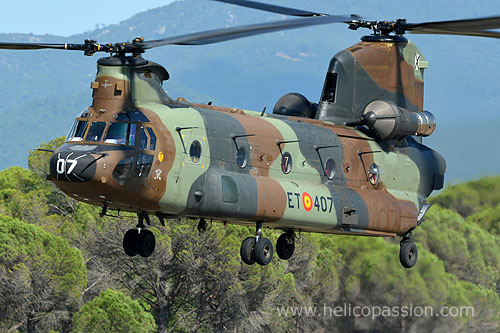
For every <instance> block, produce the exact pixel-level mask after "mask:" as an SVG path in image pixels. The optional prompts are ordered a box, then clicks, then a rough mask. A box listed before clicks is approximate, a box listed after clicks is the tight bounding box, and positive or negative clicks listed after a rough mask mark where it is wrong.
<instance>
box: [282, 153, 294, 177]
mask: <svg viewBox="0 0 500 333" xmlns="http://www.w3.org/2000/svg"><path fill="white" fill-rule="evenodd" d="M281 171H283V173H284V174H288V173H290V171H292V155H290V153H289V152H285V153H283V155H281Z"/></svg>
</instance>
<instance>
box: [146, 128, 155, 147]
mask: <svg viewBox="0 0 500 333" xmlns="http://www.w3.org/2000/svg"><path fill="white" fill-rule="evenodd" d="M147 130H148V133H149V149H150V150H155V149H156V135H155V132H154V131H153V129H152V128H151V127H147Z"/></svg>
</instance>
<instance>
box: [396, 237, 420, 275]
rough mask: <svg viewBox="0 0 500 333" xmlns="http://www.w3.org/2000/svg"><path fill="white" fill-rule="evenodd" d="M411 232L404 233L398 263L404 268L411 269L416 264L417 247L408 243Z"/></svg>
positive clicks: (410, 242)
mask: <svg viewBox="0 0 500 333" xmlns="http://www.w3.org/2000/svg"><path fill="white" fill-rule="evenodd" d="M410 236H411V232H409V233H406V234H405V235H404V236H403V239H402V240H401V243H400V245H401V247H400V249H399V261H400V262H401V265H403V267H405V268H412V267H413V266H415V264H416V263H417V258H418V249H417V245H416V244H415V243H413V242H412V241H410Z"/></svg>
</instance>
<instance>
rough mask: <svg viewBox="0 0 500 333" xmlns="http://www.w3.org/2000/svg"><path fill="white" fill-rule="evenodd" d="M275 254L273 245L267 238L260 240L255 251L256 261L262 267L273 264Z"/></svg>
mask: <svg viewBox="0 0 500 333" xmlns="http://www.w3.org/2000/svg"><path fill="white" fill-rule="evenodd" d="M273 253H274V250H273V243H272V242H271V241H270V240H269V239H267V238H260V239H259V241H258V242H257V244H255V248H254V250H253V254H254V256H255V261H257V263H258V264H259V265H261V266H265V265H267V264H269V263H270V262H271V259H272V258H273Z"/></svg>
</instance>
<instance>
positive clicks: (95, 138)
mask: <svg viewBox="0 0 500 333" xmlns="http://www.w3.org/2000/svg"><path fill="white" fill-rule="evenodd" d="M105 127H106V122H103V121H94V122H92V124H91V125H90V128H89V132H88V134H87V137H86V141H92V142H99V141H101V137H102V133H103V132H104V128H105Z"/></svg>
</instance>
